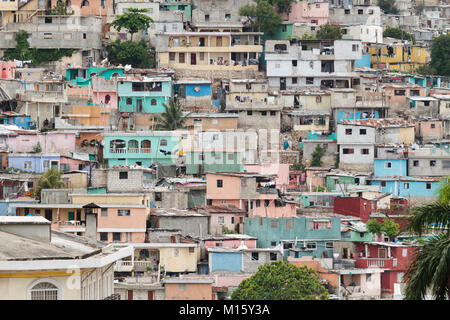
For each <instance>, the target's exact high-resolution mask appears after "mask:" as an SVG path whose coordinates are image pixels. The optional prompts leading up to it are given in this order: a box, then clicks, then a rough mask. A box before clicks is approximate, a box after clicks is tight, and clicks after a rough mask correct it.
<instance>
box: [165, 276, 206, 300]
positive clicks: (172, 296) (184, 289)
mask: <svg viewBox="0 0 450 320" xmlns="http://www.w3.org/2000/svg"><path fill="white" fill-rule="evenodd" d="M213 282H214V280H213V279H183V278H175V279H165V280H164V281H163V283H164V286H165V288H166V300H213V299H214V297H213ZM214 300H215V299H214Z"/></svg>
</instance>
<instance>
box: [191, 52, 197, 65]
mask: <svg viewBox="0 0 450 320" xmlns="http://www.w3.org/2000/svg"><path fill="white" fill-rule="evenodd" d="M191 64H192V65H195V64H197V54H196V53H191Z"/></svg>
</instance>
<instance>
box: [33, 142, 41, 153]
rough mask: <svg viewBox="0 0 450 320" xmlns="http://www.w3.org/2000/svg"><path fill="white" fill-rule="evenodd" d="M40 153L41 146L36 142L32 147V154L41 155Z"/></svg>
mask: <svg viewBox="0 0 450 320" xmlns="http://www.w3.org/2000/svg"><path fill="white" fill-rule="evenodd" d="M41 152H42V147H41V144H40V143H39V142H38V143H37V144H36V145H35V146H34V148H33V151H32V153H41Z"/></svg>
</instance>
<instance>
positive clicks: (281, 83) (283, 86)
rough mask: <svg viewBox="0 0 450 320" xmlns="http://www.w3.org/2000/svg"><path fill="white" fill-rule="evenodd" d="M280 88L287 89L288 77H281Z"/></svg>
mask: <svg viewBox="0 0 450 320" xmlns="http://www.w3.org/2000/svg"><path fill="white" fill-rule="evenodd" d="M280 90H286V78H280Z"/></svg>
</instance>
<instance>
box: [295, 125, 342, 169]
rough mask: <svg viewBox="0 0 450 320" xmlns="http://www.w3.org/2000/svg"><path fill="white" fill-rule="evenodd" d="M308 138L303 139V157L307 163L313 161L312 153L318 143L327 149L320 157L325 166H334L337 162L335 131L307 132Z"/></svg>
mask: <svg viewBox="0 0 450 320" xmlns="http://www.w3.org/2000/svg"><path fill="white" fill-rule="evenodd" d="M307 134H308V135H307V139H305V140H303V141H302V142H301V144H303V159H304V161H305V162H306V163H307V164H310V163H311V161H312V153H313V152H314V150H315V149H316V146H317V145H320V146H321V147H322V148H323V149H325V154H324V155H323V156H322V158H321V159H320V160H321V161H322V164H323V165H324V166H333V165H334V164H335V162H336V155H337V154H338V152H337V139H336V137H337V135H336V133H335V132H333V133H331V134H329V132H319V133H314V134H312V133H311V132H308V133H307Z"/></svg>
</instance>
